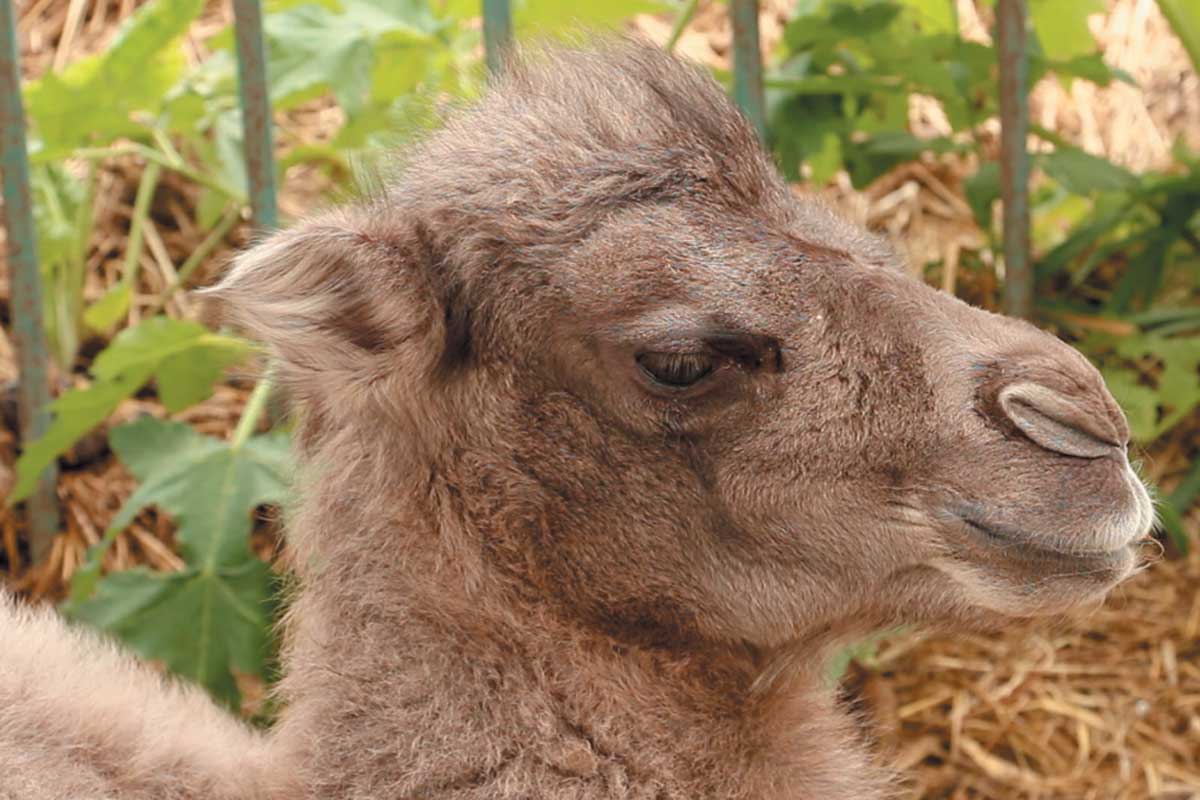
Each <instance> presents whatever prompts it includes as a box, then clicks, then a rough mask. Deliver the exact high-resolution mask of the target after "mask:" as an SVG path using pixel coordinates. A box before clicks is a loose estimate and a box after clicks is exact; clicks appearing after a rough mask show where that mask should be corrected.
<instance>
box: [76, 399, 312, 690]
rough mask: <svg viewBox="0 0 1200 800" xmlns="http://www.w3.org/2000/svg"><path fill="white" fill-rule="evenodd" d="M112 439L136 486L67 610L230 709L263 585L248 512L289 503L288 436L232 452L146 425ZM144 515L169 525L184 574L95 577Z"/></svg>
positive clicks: (246, 662)
mask: <svg viewBox="0 0 1200 800" xmlns="http://www.w3.org/2000/svg"><path fill="white" fill-rule="evenodd" d="M110 440H111V442H112V447H113V450H114V451H116V453H117V455H118V456H119V457H120V459H121V461H122V463H124V464H125V465H126V466H127V467H128V468H129V470H130V472H132V473H133V474H134V476H135V477H137V479H138V481H139V485H138V488H137V490H136V491H135V492H134V493H133V494H132V495H131V496H130V497H129V499H128V500H126V501H125V504H124V505H123V506H122V507H121V510H120V511H118V512H117V515H116V516H115V517H114V518H113V520H112V523H111V524H110V525H109V527H108V529H107V530H106V531H105V532H104V538H103V541H102V542H101V543H100V544H99V545H97V546H96V547H94V548H92V551H91V552H90V553H89V558H88V561H87V563H86V564H85V565H84V567H83V568H82V569H80V570H79V571H78V572H77V573H76V576H75V578H74V579H73V581H72V586H71V600H70V602H69V603H68V606H67V611H68V613H70V614H71V615H72V616H74V617H76V618H79V619H84V620H86V621H88V622H91V623H92V624H95V625H97V626H98V627H101V628H103V629H105V630H109V631H112V632H113V633H115V634H117V635H119V636H121V637H122V638H123V639H125V640H126V641H127V642H129V643H130V644H131V645H132V646H133V647H134V648H135V649H137V650H138V652H140V653H141V654H142V655H144V656H146V657H147V658H153V659H158V660H161V661H163V662H165V663H166V664H167V665H168V666H170V667H171V669H173V670H174V671H176V672H178V673H179V674H181V675H184V676H187V677H189V678H192V679H193V680H196V681H198V682H200V683H202V684H204V685H205V686H207V687H208V688H209V689H210V690H211V691H213V693H214V694H216V695H217V696H218V697H221V698H223V699H226V700H228V701H230V702H232V701H234V700H236V697H237V691H236V686H235V684H234V682H233V677H232V675H231V673H230V669H231V668H236V669H239V670H242V671H246V672H260V671H261V669H262V664H263V656H264V652H265V647H266V631H267V629H268V627H269V626H268V598H269V585H268V584H269V574H268V569H267V567H266V565H265V564H262V563H261V562H259V561H258V560H257V559H256V558H254V556H253V555H252V554H251V553H250V550H249V547H248V537H249V535H250V531H251V526H252V515H253V513H254V509H255V508H257V507H258V506H261V505H266V504H279V503H281V502H283V501H284V499H285V498H286V496H287V493H288V486H289V483H290V478H291V458H290V450H289V447H288V438H287V435H286V434H285V433H282V432H275V433H271V434H267V435H263V436H256V437H252V438H250V439H248V440H247V441H246V442H245V443H244V444H242V445H241V446H240V447H235V446H233V445H231V444H230V443H229V442H226V441H224V440H221V439H215V438H213V437H209V436H204V435H202V434H199V433H197V432H196V431H194V430H193V429H192V428H190V427H189V426H187V425H185V424H183V423H178V422H163V421H161V420H156V419H153V418H151V417H146V418H143V419H140V420H137V421H136V422H132V423H130V424H128V425H123V426H121V427H119V428H116V429H115V430H113V432H112V434H111V436H110ZM150 505H153V506H156V507H158V508H159V509H161V510H162V511H163V512H165V513H167V514H170V515H171V516H172V517H173V518H174V520H175V522H176V524H177V526H178V529H177V537H178V541H179V549H180V553H181V555H182V556H183V558H184V560H185V561H186V562H187V568H186V569H185V570H184V571H182V572H177V573H166V574H163V573H154V572H149V571H147V570H144V569H134V570H129V571H125V572H119V573H115V574H113V575H109V576H107V577H105V578H100V577H99V572H100V569H99V564H100V561H101V558H102V556H103V554H104V550H105V549H106V548H107V547H108V545H109V544H111V542H112V541H113V539H114V538H115V537H116V535H117V534H118V533H120V532H121V530H123V529H124V528H125V527H126V526H127V525H129V523H131V522H132V521H133V519H134V518H135V517H136V516H137V515H138V513H139V512H140V511H141V510H142V509H143V508H145V507H146V506H150ZM184 621H186V622H187V623H188V624H181V622H184Z"/></svg>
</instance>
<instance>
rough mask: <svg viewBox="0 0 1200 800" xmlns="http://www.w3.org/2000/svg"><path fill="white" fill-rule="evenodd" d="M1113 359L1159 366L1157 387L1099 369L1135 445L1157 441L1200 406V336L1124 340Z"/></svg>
mask: <svg viewBox="0 0 1200 800" xmlns="http://www.w3.org/2000/svg"><path fill="white" fill-rule="evenodd" d="M1116 351H1117V354H1118V355H1120V356H1122V357H1124V358H1126V359H1128V360H1130V361H1151V360H1158V361H1161V362H1162V371H1161V372H1160V373H1159V374H1158V375H1157V379H1156V385H1155V386H1146V385H1143V384H1142V383H1141V382H1140V380H1139V376H1138V373H1137V372H1135V371H1134V370H1131V369H1127V368H1124V367H1118V368H1107V369H1104V370H1102V372H1103V373H1104V377H1105V380H1106V381H1107V382H1108V384H1109V389H1110V390H1111V391H1112V393H1113V396H1114V397H1115V398H1116V399H1117V402H1118V403H1120V404H1121V407H1122V408H1124V409H1125V413H1126V414H1127V415H1128V416H1129V427H1130V429H1131V431H1132V434H1133V438H1134V440H1135V441H1138V442H1149V441H1153V440H1154V439H1156V438H1158V437H1159V436H1161V435H1162V434H1164V433H1166V432H1167V431H1168V430H1170V429H1171V428H1173V427H1174V426H1175V425H1177V424H1178V423H1179V422H1181V421H1182V420H1183V419H1184V418H1185V417H1186V416H1187V415H1188V414H1190V413H1191V412H1192V410H1193V409H1195V408H1196V407H1197V406H1200V336H1190V337H1186V336H1185V337H1165V336H1159V335H1155V334H1143V335H1141V336H1130V337H1126V338H1124V339H1122V340H1121V341H1120V342H1118V343H1117V345H1116Z"/></svg>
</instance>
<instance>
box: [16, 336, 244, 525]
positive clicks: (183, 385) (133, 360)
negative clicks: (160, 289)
mask: <svg viewBox="0 0 1200 800" xmlns="http://www.w3.org/2000/svg"><path fill="white" fill-rule="evenodd" d="M250 349H251V348H250V345H249V344H248V343H247V342H245V341H244V340H242V339H237V338H234V337H232V336H226V335H224V334H219V333H213V332H212V331H210V330H208V329H207V328H205V327H204V326H203V325H200V324H199V323H196V322H188V321H185V320H176V319H170V318H169V317H165V316H160V317H151V318H150V319H147V320H146V321H144V322H142V323H141V324H139V325H137V326H135V327H133V328H127V329H126V330H123V331H121V332H120V333H119V334H117V336H116V338H114V339H113V342H112V344H110V345H109V346H108V347H107V348H105V349H104V351H103V352H101V353H100V355H99V356H97V357H96V360H95V361H94V362H93V363H92V369H91V373H92V383H91V385H90V386H88V387H86V388H83V389H73V390H71V391H69V392H67V393H66V394H64V395H62V396H61V397H59V398H58V399H56V400H55V401H54V402H53V403H51V405H50V411H51V414H52V415H53V418H52V421H51V423H50V428H49V430H47V431H46V433H45V435H43V436H42V437H41V438H39V439H38V440H37V441H34V442H32V443H30V444H29V445H27V446H26V447H25V450H24V451H23V452H22V453H21V457H20V458H19V459H18V460H17V481H16V483H15V485H14V486H13V489H12V492H11V494H10V495H9V497H8V502H9V503H10V504H12V503H17V502H20V501H21V500H23V499H25V498H26V497H28V496H29V493H30V492H31V491H32V490H33V487H34V484H35V483H36V481H37V476H38V475H39V474H40V473H41V472H42V470H43V469H45V468H46V467H47V466H48V465H49V464H50V463H51V462H53V460H54V459H55V458H56V457H57V456H58V455H59V454H60V453H63V452H65V451H66V450H67V449H68V448H70V447H71V446H72V445H73V444H74V443H75V442H76V441H78V440H79V438H80V437H81V436H83V435H84V434H85V433H87V432H88V431H90V430H91V429H92V428H94V427H96V426H97V425H99V424H100V423H101V422H103V421H104V420H105V419H107V418H108V416H109V415H110V414H112V412H113V411H114V410H116V407H117V405H118V404H119V403H120V402H121V401H122V400H124V399H125V398H127V397H130V396H132V395H133V394H134V392H136V391H138V390H139V389H141V388H142V386H144V385H145V384H146V383H147V382H148V381H150V380H151V379H154V381H155V383H156V386H157V389H158V396H159V399H160V400H162V403H163V406H165V407H166V409H167V410H168V411H180V410H182V409H184V408H187V407H188V406H190V405H192V404H194V403H197V402H199V401H201V400H203V399H205V398H206V397H208V396H209V395H210V394H212V390H213V384H214V383H215V382H216V381H217V379H218V378H219V377H220V376H221V375H222V373H223V372H224V370H225V369H226V368H227V367H229V366H230V365H232V364H235V363H237V362H238V361H241V360H242V359H243V358H245V357H246V355H247V354H248V353H249V352H250Z"/></svg>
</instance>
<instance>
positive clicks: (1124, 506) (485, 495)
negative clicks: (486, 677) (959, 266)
mask: <svg viewBox="0 0 1200 800" xmlns="http://www.w3.org/2000/svg"><path fill="white" fill-rule="evenodd" d="M384 185H385V187H386V188H385V189H384V190H382V191H381V192H379V193H378V194H377V195H376V196H375V197H372V198H369V199H367V200H364V201H362V202H360V203H357V204H354V205H351V206H348V207H345V208H341V209H338V210H335V211H332V212H328V213H326V214H323V215H320V216H317V217H315V218H313V219H310V220H308V221H306V222H302V223H300V224H299V225H297V226H296V227H294V228H292V229H290V230H287V231H283V232H280V233H277V234H275V235H273V236H272V237H270V238H268V239H266V240H265V241H264V242H263V243H261V244H259V245H258V246H256V247H255V248H254V249H252V250H250V251H249V252H247V253H246V254H244V255H243V256H241V257H240V259H239V260H238V262H237V263H236V264H235V265H234V267H233V268H232V270H231V271H230V273H229V274H228V275H227V276H226V278H225V280H224V281H223V283H222V284H221V285H220V286H219V287H217V288H216V289H215V294H216V295H217V296H218V297H219V298H220V299H221V300H222V301H223V303H224V305H225V307H226V308H227V309H228V313H229V314H230V318H231V320H232V321H233V322H234V323H235V324H237V325H238V326H240V327H241V328H242V329H244V330H246V331H247V332H248V333H249V334H251V335H252V336H254V337H256V338H258V339H260V340H262V341H263V342H265V343H266V344H267V345H268V346H269V348H270V351H271V353H272V354H273V358H274V359H275V361H276V362H277V364H278V366H279V370H280V375H281V379H282V381H283V382H284V383H285V384H286V385H287V386H288V388H289V391H290V392H291V394H292V396H293V397H294V398H295V400H296V403H297V405H298V406H299V414H300V418H301V423H300V428H299V430H298V433H297V439H298V441H299V443H300V452H301V454H302V456H303V458H305V459H306V460H308V461H310V462H312V463H313V464H315V465H316V466H317V467H318V468H320V469H326V470H329V471H330V474H335V473H337V472H338V471H339V470H341V471H342V472H345V471H347V470H350V469H351V465H352V464H355V463H362V462H363V459H364V458H367V456H364V455H363V454H364V453H371V454H374V455H371V456H370V458H369V459H368V460H369V461H370V463H371V464H372V466H371V470H373V472H372V476H373V480H372V481H371V482H370V483H369V484H364V485H363V487H362V490H361V492H359V496H362V497H368V500H364V501H363V502H368V501H369V502H372V503H374V504H375V507H377V508H381V509H384V508H387V507H388V503H393V504H395V503H410V504H411V503H414V502H416V503H419V504H423V505H422V507H423V508H424V509H425V510H426V511H427V513H428V514H429V515H430V517H431V519H435V520H436V521H437V525H438V526H440V528H439V529H441V530H448V529H449V528H453V529H455V530H458V531H460V532H465V533H462V537H465V538H464V539H461V540H460V542H459V544H458V545H456V548H457V549H456V550H455V551H454V552H458V553H463V552H469V554H470V555H469V557H470V558H471V559H475V560H477V561H478V563H479V564H480V565H481V567H480V569H482V570H483V572H484V573H485V574H486V575H489V576H491V577H492V578H494V579H495V580H498V581H501V582H503V583H504V584H505V585H506V586H509V587H510V588H511V589H512V590H513V591H515V592H517V593H519V594H520V595H521V596H524V597H530V598H534V599H535V600H536V599H539V598H540V599H541V601H544V602H546V603H548V604H550V605H552V606H554V607H555V608H557V609H560V610H561V611H562V613H565V614H569V615H572V616H573V618H576V619H579V620H584V621H586V622H587V624H590V625H597V626H601V627H603V628H605V629H606V630H609V631H613V632H614V633H616V634H617V635H619V636H627V637H631V638H638V639H651V640H654V641H676V640H679V639H689V640H701V641H715V642H722V643H735V642H736V643H749V644H752V645H755V646H762V647H772V646H778V645H784V644H786V643H789V642H795V641H801V640H803V639H805V637H808V636H811V635H813V634H814V633H817V632H821V631H835V630H843V629H848V628H856V627H874V626H879V625H889V624H894V623H898V622H907V621H929V622H948V623H951V624H971V625H974V624H981V623H995V622H996V621H997V620H1001V619H1004V618H1007V617H1013V616H1028V615H1035V614H1041V613H1048V612H1059V611H1062V610H1065V609H1068V608H1071V607H1073V606H1078V605H1080V604H1087V603H1093V602H1095V601H1097V600H1098V599H1099V598H1102V597H1103V596H1104V595H1105V593H1106V592H1108V591H1109V590H1110V589H1111V588H1112V587H1114V586H1115V585H1116V584H1118V583H1119V582H1120V581H1121V580H1123V579H1124V578H1126V577H1127V576H1129V575H1130V574H1131V572H1132V571H1133V570H1134V569H1135V566H1136V562H1137V558H1136V552H1135V551H1136V548H1137V545H1138V542H1139V541H1140V540H1142V539H1143V538H1145V537H1146V535H1147V534H1148V531H1149V529H1150V527H1151V525H1152V520H1153V510H1152V504H1151V501H1150V498H1149V496H1148V494H1147V491H1146V489H1145V488H1144V487H1143V485H1142V483H1141V481H1140V480H1139V479H1138V477H1137V476H1136V475H1135V474H1134V472H1133V470H1132V469H1131V467H1130V463H1129V460H1128V454H1127V445H1128V441H1129V429H1128V426H1127V424H1126V421H1125V418H1124V417H1123V415H1122V413H1121V410H1120V409H1119V407H1118V406H1117V404H1116V403H1115V402H1114V400H1113V398H1112V396H1111V395H1110V394H1109V393H1108V391H1107V390H1106V389H1105V386H1104V383H1103V381H1102V379H1101V377H1100V374H1099V373H1098V372H1097V371H1096V370H1095V369H1094V368H1093V367H1092V366H1091V365H1090V364H1089V363H1088V362H1087V361H1086V360H1085V359H1084V358H1083V357H1082V356H1081V355H1080V354H1079V353H1078V352H1076V351H1075V350H1073V349H1072V348H1071V347H1069V346H1067V345H1066V344H1063V343H1062V342H1060V341H1059V340H1057V339H1056V338H1054V337H1053V336H1050V335H1048V334H1046V333H1044V332H1041V331H1039V330H1037V329H1036V328H1034V327H1033V326H1031V325H1029V324H1027V323H1025V322H1022V321H1019V320H1014V319H1008V318H1005V317H1002V316H998V315H995V314H992V313H988V312H986V311H983V310H979V309H976V308H971V307H969V306H967V305H966V304H964V303H962V302H960V301H959V300H957V299H955V298H953V297H951V296H948V295H946V294H944V293H942V292H938V291H935V290H933V289H931V288H929V287H927V286H925V285H923V284H922V283H921V282H920V281H918V280H915V279H913V278H912V277H910V276H909V275H908V274H907V273H906V271H905V270H904V268H903V266H902V264H901V261H900V259H899V258H898V257H897V255H896V254H895V253H894V252H893V251H892V250H891V249H890V248H889V246H888V245H887V244H885V243H884V242H883V241H882V240H881V239H879V238H878V237H876V236H874V235H871V234H869V233H867V232H865V231H863V230H861V229H860V228H858V227H856V226H854V225H852V224H849V223H847V222H845V221H842V220H840V219H839V218H837V217H836V216H835V215H834V214H833V213H831V212H830V211H828V210H827V209H826V208H825V207H823V206H822V205H820V204H819V203H818V202H815V201H813V200H808V199H803V198H801V197H798V196H796V195H795V194H794V193H793V192H792V191H791V190H790V189H789V187H788V186H787V185H786V184H785V183H784V182H783V180H782V179H781V178H780V177H779V175H778V174H777V172H776V170H775V168H774V166H773V165H772V163H771V160H770V158H769V156H768V155H767V154H766V153H765V152H764V151H763V150H762V148H761V147H760V145H759V143H758V142H757V140H756V138H755V135H754V133H753V131H752V129H751V128H750V126H749V125H748V124H747V123H746V122H745V120H744V119H743V118H742V117H741V116H740V115H739V113H738V112H737V111H736V110H735V108H734V107H733V106H732V105H731V104H730V102H729V101H728V100H727V98H726V97H725V95H724V93H723V92H722V90H721V89H720V87H718V86H717V84H715V83H714V82H713V81H712V80H711V79H710V78H709V77H707V76H706V75H704V74H702V73H701V72H700V71H698V70H697V69H695V68H693V67H691V66H687V65H684V64H681V63H680V62H678V61H676V60H674V59H673V58H671V57H669V56H667V55H665V54H663V53H661V52H657V51H655V50H653V49H652V48H649V47H646V46H642V45H633V44H607V45H601V46H600V47H598V48H596V49H594V50H591V51H587V52H554V51H551V52H548V53H541V54H534V55H532V56H529V57H528V58H526V59H524V60H522V61H519V62H515V63H514V64H513V65H512V66H511V67H510V69H509V70H508V72H507V74H506V76H505V77H504V78H503V79H502V80H500V81H498V82H497V83H496V85H494V86H493V87H492V88H491V89H490V90H489V92H488V93H487V94H486V96H485V97H484V98H483V99H482V100H481V101H480V102H479V103H478V104H477V105H475V106H474V107H472V108H470V109H466V110H462V111H460V112H458V113H456V114H454V115H453V116H452V117H451V118H450V120H449V121H448V122H447V124H446V125H445V126H444V127H443V128H441V129H440V130H438V131H437V132H434V133H432V134H430V135H429V136H428V137H426V138H425V139H424V140H423V141H422V142H420V143H419V144H418V145H416V146H415V147H414V148H413V149H412V150H411V151H410V152H409V153H408V154H407V155H406V156H405V157H404V159H403V162H402V163H401V164H399V165H398V166H397V169H396V171H395V175H394V176H393V177H391V178H389V179H388V180H386V181H385V182H384ZM335 483H336V482H331V483H330V486H333V485H334V484H335ZM310 491H316V492H320V491H325V489H322V484H321V482H319V481H318V482H315V483H314V484H313V488H311V489H310ZM328 491H334V490H333V489H328ZM330 502H334V500H333V499H331V500H330ZM328 535H329V536H336V535H337V533H336V531H330V532H328ZM394 535H397V536H399V535H404V534H403V532H395V533H394ZM447 535H448V534H447ZM463 542H465V544H463ZM443 544H444V542H441V541H440V540H437V539H436V538H435V539H434V540H432V541H430V542H429V544H428V546H429V547H431V548H437V547H440V546H443ZM464 548H465V549H464ZM448 552H449V551H448ZM464 557H465V556H464ZM396 569H397V570H398V571H400V570H404V569H406V566H405V565H404V564H399V563H398V564H397V565H396Z"/></svg>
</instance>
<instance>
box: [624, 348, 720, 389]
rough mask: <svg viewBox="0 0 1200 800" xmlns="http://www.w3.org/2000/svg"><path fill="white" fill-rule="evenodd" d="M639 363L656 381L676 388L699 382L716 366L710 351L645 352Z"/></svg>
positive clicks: (639, 357)
mask: <svg viewBox="0 0 1200 800" xmlns="http://www.w3.org/2000/svg"><path fill="white" fill-rule="evenodd" d="M638 364H640V365H641V367H642V369H643V370H644V371H645V372H646V374H647V375H649V376H650V377H651V378H653V379H654V380H655V381H656V382H658V383H660V384H662V385H663V386H670V387H672V388H674V389H683V388H686V387H688V386H691V385H693V384H696V383H699V382H700V381H701V380H703V379H704V378H706V377H707V376H708V375H709V374H711V373H712V371H713V368H714V366H715V364H714V362H713V357H712V356H711V355H709V354H708V353H643V354H642V355H640V356H638Z"/></svg>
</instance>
